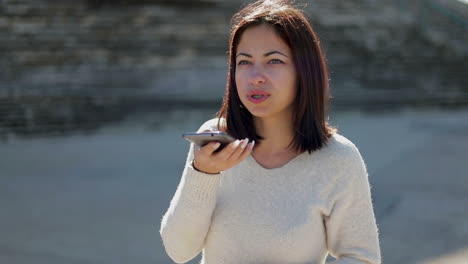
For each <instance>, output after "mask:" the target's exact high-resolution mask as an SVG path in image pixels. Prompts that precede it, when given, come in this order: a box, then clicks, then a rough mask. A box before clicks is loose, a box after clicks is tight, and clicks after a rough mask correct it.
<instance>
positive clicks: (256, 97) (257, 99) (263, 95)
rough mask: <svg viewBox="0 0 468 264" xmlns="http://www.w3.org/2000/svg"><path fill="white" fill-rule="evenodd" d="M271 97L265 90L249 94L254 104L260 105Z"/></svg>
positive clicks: (248, 96)
mask: <svg viewBox="0 0 468 264" xmlns="http://www.w3.org/2000/svg"><path fill="white" fill-rule="evenodd" d="M269 97H270V93H268V92H265V91H263V90H253V91H250V92H249V93H248V94H247V98H248V99H249V101H250V102H252V103H254V104H259V103H261V102H263V101H265V100H266V99H268V98H269Z"/></svg>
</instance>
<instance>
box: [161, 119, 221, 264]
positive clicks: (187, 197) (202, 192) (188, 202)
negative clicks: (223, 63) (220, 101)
mask: <svg viewBox="0 0 468 264" xmlns="http://www.w3.org/2000/svg"><path fill="white" fill-rule="evenodd" d="M205 125H206V123H205ZM205 125H204V126H205ZM204 126H202V127H201V128H200V130H199V131H201V130H204V129H206V126H205V127H204ZM194 148H195V146H194V144H193V143H191V144H190V150H189V153H188V155H187V160H186V163H185V167H184V171H183V173H182V177H181V180H180V183H179V185H178V187H177V190H176V192H175V194H174V196H173V198H172V200H171V203H170V206H169V209H168V210H167V212H166V213H165V214H164V216H163V218H162V221H161V228H160V231H159V232H160V234H161V238H162V240H163V244H164V248H165V249H166V252H167V254H168V255H169V257H170V258H171V259H172V260H173V261H175V262H176V263H185V262H187V261H189V260H191V259H193V258H194V257H196V256H197V255H198V254H199V253H200V252H201V250H202V249H203V247H204V243H205V238H206V234H207V232H208V230H209V227H210V225H211V217H212V214H213V210H214V208H215V205H216V196H217V191H218V186H219V183H220V179H221V175H222V173H220V174H216V175H211V174H205V173H202V172H199V171H197V170H195V169H194V168H193V167H192V165H191V163H192V160H193V157H194Z"/></svg>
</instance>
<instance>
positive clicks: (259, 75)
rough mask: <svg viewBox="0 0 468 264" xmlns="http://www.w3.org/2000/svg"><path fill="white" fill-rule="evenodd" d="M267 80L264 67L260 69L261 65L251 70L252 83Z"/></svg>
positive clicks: (260, 82) (261, 82) (262, 82)
mask: <svg viewBox="0 0 468 264" xmlns="http://www.w3.org/2000/svg"><path fill="white" fill-rule="evenodd" d="M266 80H267V79H266V76H265V74H264V72H263V71H262V69H259V67H253V68H252V71H251V72H250V82H251V83H252V84H264V83H265V82H266Z"/></svg>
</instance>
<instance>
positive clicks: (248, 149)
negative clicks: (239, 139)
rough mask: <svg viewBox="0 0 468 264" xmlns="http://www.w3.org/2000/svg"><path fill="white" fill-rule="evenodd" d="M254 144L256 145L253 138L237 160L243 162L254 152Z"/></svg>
mask: <svg viewBox="0 0 468 264" xmlns="http://www.w3.org/2000/svg"><path fill="white" fill-rule="evenodd" d="M254 146H255V140H253V141H252V142H250V143H249V144H248V145H247V147H246V148H245V149H244V151H243V152H242V153H241V155H240V156H239V157H238V158H237V162H241V161H242V160H243V159H245V158H247V156H249V155H250V153H252V150H253V148H254Z"/></svg>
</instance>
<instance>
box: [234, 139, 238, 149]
mask: <svg viewBox="0 0 468 264" xmlns="http://www.w3.org/2000/svg"><path fill="white" fill-rule="evenodd" d="M239 143H240V141H239V140H238V139H237V140H236V141H234V144H232V148H233V149H235V148H237V146H239Z"/></svg>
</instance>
